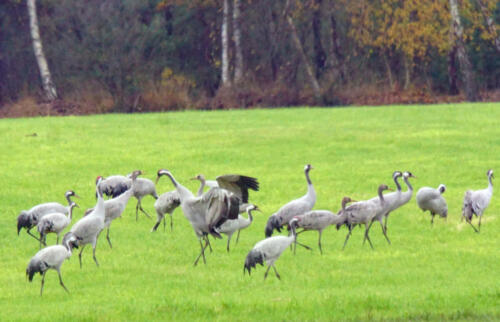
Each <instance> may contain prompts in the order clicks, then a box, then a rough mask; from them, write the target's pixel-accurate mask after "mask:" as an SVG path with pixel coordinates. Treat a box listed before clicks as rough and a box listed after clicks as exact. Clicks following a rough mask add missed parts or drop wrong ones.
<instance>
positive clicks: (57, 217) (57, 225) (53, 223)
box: [37, 202, 78, 248]
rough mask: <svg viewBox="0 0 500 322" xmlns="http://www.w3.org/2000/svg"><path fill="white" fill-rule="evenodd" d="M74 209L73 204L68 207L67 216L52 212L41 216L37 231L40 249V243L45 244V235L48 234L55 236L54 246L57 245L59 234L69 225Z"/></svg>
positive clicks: (75, 205)
mask: <svg viewBox="0 0 500 322" xmlns="http://www.w3.org/2000/svg"><path fill="white" fill-rule="evenodd" d="M74 207H78V206H77V204H76V203H74V202H73V203H71V205H70V206H69V211H68V214H67V215H65V214H63V213H60V212H54V213H50V214H47V215H45V216H43V217H42V218H41V219H40V220H39V221H38V225H37V229H38V233H39V234H40V248H41V247H42V243H43V244H46V240H47V235H48V234H50V233H55V234H56V235H57V241H56V244H59V236H60V235H61V232H62V231H63V230H64V228H66V227H67V226H68V225H69V224H70V223H71V219H72V216H73V208H74Z"/></svg>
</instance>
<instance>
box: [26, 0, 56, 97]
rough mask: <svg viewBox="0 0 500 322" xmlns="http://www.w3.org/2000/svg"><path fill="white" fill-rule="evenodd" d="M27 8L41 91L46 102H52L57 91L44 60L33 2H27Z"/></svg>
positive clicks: (33, 0)
mask: <svg viewBox="0 0 500 322" xmlns="http://www.w3.org/2000/svg"><path fill="white" fill-rule="evenodd" d="M27 6H28V15H29V18H30V32H31V39H32V41H33V50H34V52H35V58H36V62H37V64H38V69H40V76H41V78H42V86H43V90H44V92H45V97H46V98H47V100H49V101H53V100H55V99H56V98H57V91H56V87H55V86H54V83H53V82H52V78H51V76H50V71H49V65H48V64H47V59H45V55H44V53H43V48H42V39H41V38H40V30H39V28H38V18H37V13H36V3H35V0H27Z"/></svg>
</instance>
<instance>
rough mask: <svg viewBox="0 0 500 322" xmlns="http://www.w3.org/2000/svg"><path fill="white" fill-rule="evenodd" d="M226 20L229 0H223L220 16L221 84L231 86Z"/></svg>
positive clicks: (227, 18)
mask: <svg viewBox="0 0 500 322" xmlns="http://www.w3.org/2000/svg"><path fill="white" fill-rule="evenodd" d="M228 20H229V0H224V8H223V16H222V28H221V29H222V30H221V33H222V35H221V38H222V64H221V65H222V66H221V67H222V86H223V87H224V86H231V79H230V78H229V35H228V28H229V26H228Z"/></svg>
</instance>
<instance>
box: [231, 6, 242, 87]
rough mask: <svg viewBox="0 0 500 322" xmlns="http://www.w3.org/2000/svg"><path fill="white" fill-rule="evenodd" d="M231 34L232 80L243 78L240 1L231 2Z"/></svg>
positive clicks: (238, 81)
mask: <svg viewBox="0 0 500 322" xmlns="http://www.w3.org/2000/svg"><path fill="white" fill-rule="evenodd" d="M233 36H234V52H235V57H234V82H235V83H240V82H241V81H242V80H243V50H242V48H241V2H240V0H234V2H233Z"/></svg>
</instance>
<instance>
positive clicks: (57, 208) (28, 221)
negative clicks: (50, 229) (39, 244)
mask: <svg viewBox="0 0 500 322" xmlns="http://www.w3.org/2000/svg"><path fill="white" fill-rule="evenodd" d="M64 196H65V198H66V200H67V202H68V206H67V207H66V206H63V205H61V204H60V203H58V202H47V203H43V204H40V205H37V206H34V207H32V208H31V209H29V210H23V211H21V213H20V214H19V216H18V217H17V234H18V235H19V233H20V231H21V229H22V228H25V229H26V232H27V233H28V234H29V235H30V236H31V237H33V238H35V239H36V240H38V241H40V239H38V238H37V237H36V236H35V235H33V234H32V233H31V232H30V230H31V229H32V228H33V227H35V226H37V225H38V221H39V220H40V219H41V218H42V217H43V216H45V215H47V214H50V213H55V212H58V213H62V214H67V213H68V211H69V206H70V205H71V204H72V203H73V201H72V200H71V197H73V196H74V197H78V195H77V194H76V193H75V192H74V191H73V190H68V191H66V193H65V194H64Z"/></svg>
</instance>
